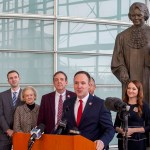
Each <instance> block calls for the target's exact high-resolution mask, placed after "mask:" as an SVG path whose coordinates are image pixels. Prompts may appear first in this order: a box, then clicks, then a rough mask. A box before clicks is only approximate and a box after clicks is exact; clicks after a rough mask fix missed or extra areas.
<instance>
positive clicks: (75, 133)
mask: <svg viewBox="0 0 150 150" xmlns="http://www.w3.org/2000/svg"><path fill="white" fill-rule="evenodd" d="M69 134H70V135H79V134H80V131H79V130H78V128H77V127H74V128H73V129H71V130H69Z"/></svg>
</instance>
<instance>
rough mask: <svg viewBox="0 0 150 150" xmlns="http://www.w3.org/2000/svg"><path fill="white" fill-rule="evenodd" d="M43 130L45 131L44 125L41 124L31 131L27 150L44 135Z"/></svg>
mask: <svg viewBox="0 0 150 150" xmlns="http://www.w3.org/2000/svg"><path fill="white" fill-rule="evenodd" d="M44 129H45V125H44V124H43V123H41V124H39V125H38V126H36V127H35V128H33V129H32V130H31V132H30V134H31V136H30V139H29V141H28V150H30V149H31V148H32V145H33V143H34V141H35V139H39V138H40V137H41V136H42V134H43V133H44Z"/></svg>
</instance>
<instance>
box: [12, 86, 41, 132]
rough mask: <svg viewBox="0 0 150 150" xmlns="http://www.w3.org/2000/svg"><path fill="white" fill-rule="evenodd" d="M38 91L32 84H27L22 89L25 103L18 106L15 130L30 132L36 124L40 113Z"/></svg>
mask: <svg viewBox="0 0 150 150" xmlns="http://www.w3.org/2000/svg"><path fill="white" fill-rule="evenodd" d="M36 98H37V92H36V90H35V89H34V88H33V87H32V86H27V87H25V88H24V89H23V90H22V93H21V99H22V100H23V101H24V102H25V104H24V105H22V106H18V107H17V109H16V111H15V115H14V126H13V129H14V131H15V132H24V133H29V132H30V131H31V130H32V128H33V127H35V126H36V123H37V117H38V113H39V105H37V104H35V100H36Z"/></svg>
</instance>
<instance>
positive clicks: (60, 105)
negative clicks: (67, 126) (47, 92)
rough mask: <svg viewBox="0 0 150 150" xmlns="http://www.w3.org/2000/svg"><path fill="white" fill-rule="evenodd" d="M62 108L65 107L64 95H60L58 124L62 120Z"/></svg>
mask: <svg viewBox="0 0 150 150" xmlns="http://www.w3.org/2000/svg"><path fill="white" fill-rule="evenodd" d="M62 109H63V100H62V95H60V97H59V103H58V114H57V124H59V122H60V120H61V117H62Z"/></svg>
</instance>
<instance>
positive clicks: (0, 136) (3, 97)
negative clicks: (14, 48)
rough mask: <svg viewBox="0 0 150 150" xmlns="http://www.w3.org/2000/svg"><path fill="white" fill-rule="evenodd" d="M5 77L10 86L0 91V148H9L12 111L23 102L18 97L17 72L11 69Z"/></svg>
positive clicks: (11, 132)
mask: <svg viewBox="0 0 150 150" xmlns="http://www.w3.org/2000/svg"><path fill="white" fill-rule="evenodd" d="M7 79H8V83H9V84H10V87H11V88H10V89H8V90H6V91H4V92H2V93H0V150H11V147H12V138H11V137H12V135H13V132H14V131H13V130H12V129H13V116H14V111H15V109H16V107H17V106H19V105H22V104H23V102H22V101H21V99H20V93H21V88H20V86H19V81H20V77H19V73H18V72H17V71H15V70H11V71H9V72H8V73H7Z"/></svg>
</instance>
